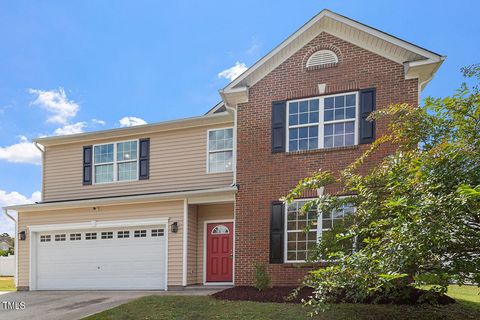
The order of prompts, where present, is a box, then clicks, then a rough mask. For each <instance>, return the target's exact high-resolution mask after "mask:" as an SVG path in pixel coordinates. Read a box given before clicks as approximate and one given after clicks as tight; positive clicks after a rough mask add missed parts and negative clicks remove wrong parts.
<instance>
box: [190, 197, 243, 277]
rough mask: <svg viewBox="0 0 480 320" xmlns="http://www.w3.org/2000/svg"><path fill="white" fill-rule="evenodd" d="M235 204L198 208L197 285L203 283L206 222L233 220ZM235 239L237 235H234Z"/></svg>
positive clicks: (201, 206) (210, 205) (200, 206)
mask: <svg viewBox="0 0 480 320" xmlns="http://www.w3.org/2000/svg"><path fill="white" fill-rule="evenodd" d="M233 206H234V204H233V203H225V204H209V205H199V206H198V211H197V212H198V218H197V228H198V229H197V239H198V242H197V243H198V249H197V283H203V259H204V257H203V255H204V253H205V235H204V233H205V230H204V227H205V221H207V220H233V217H234V215H233V210H234V208H233ZM234 238H235V234H234Z"/></svg>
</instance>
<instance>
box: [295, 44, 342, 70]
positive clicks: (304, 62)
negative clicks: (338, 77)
mask: <svg viewBox="0 0 480 320" xmlns="http://www.w3.org/2000/svg"><path fill="white" fill-rule="evenodd" d="M320 50H330V51H332V52H333V53H335V54H336V55H337V58H338V62H337V63H329V64H323V65H318V66H312V67H307V61H308V59H309V58H310V57H311V56H312V54H314V53H315V52H317V51H320ZM340 63H342V53H341V52H340V49H338V48H337V47H335V46H332V45H318V46H315V47H313V48H311V49H310V50H308V51H307V53H306V54H305V56H304V57H303V59H302V68H303V70H304V71H310V70H317V69H325V68H331V67H335V66H337V65H338V64H340Z"/></svg>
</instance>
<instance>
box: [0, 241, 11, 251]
mask: <svg viewBox="0 0 480 320" xmlns="http://www.w3.org/2000/svg"><path fill="white" fill-rule="evenodd" d="M11 247H12V246H11V245H10V244H9V243H8V242H6V241H0V250H2V251H7V250H10V248H11Z"/></svg>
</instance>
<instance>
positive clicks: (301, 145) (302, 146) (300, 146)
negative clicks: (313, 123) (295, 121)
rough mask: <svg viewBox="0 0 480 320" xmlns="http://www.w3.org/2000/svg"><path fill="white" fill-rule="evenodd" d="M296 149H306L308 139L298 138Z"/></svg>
mask: <svg viewBox="0 0 480 320" xmlns="http://www.w3.org/2000/svg"><path fill="white" fill-rule="evenodd" d="M298 150H308V139H300V140H299V141H298Z"/></svg>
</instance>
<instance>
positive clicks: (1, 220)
mask: <svg viewBox="0 0 480 320" xmlns="http://www.w3.org/2000/svg"><path fill="white" fill-rule="evenodd" d="M41 199H42V194H41V192H40V191H35V192H34V193H32V195H31V196H30V197H27V196H25V195H23V194H21V193H18V192H16V191H13V192H10V193H7V192H6V191H4V190H0V207H4V206H11V205H17V204H26V203H34V202H39V201H41ZM4 232H7V233H9V234H10V235H14V233H15V224H14V223H13V221H12V220H10V219H9V218H7V217H6V216H5V215H4V214H3V212H2V213H1V214H0V234H1V233H4Z"/></svg>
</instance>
